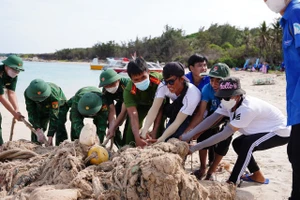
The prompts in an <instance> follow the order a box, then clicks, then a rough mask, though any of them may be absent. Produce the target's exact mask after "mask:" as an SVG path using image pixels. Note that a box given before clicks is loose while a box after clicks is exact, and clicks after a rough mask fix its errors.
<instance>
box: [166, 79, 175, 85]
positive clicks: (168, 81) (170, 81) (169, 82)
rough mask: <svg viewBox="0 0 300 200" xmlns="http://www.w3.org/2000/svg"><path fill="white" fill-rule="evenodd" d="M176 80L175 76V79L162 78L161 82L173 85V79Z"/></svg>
mask: <svg viewBox="0 0 300 200" xmlns="http://www.w3.org/2000/svg"><path fill="white" fill-rule="evenodd" d="M176 80H177V78H175V79H170V80H162V83H163V84H164V85H168V84H169V85H174V83H175V81H176Z"/></svg>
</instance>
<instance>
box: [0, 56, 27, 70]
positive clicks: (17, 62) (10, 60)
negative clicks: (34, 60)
mask: <svg viewBox="0 0 300 200" xmlns="http://www.w3.org/2000/svg"><path fill="white" fill-rule="evenodd" d="M2 63H3V64H5V65H6V66H8V67H10V68H12V69H15V70H18V71H24V68H23V61H22V59H21V58H20V57H19V56H16V55H11V56H8V57H7V58H6V60H3V61H2Z"/></svg>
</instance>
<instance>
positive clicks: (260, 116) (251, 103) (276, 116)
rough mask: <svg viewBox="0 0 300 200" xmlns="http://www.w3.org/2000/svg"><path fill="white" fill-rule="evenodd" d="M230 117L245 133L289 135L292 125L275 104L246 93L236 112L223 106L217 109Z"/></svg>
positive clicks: (233, 123) (231, 121)
mask: <svg viewBox="0 0 300 200" xmlns="http://www.w3.org/2000/svg"><path fill="white" fill-rule="evenodd" d="M215 112H217V113H219V114H222V115H225V116H228V117H230V124H231V125H232V126H234V127H236V128H239V129H240V130H239V132H240V133H242V134H244V135H252V134H257V133H269V132H275V133H276V134H277V135H278V136H281V137H289V136H290V131H291V127H287V126H286V125H287V118H286V117H285V116H284V115H283V114H282V112H281V111H280V110H279V109H278V108H276V107H275V106H273V105H271V104H269V103H267V102H265V101H263V100H261V99H258V98H255V97H251V96H247V95H245V98H244V100H243V102H242V104H241V105H240V106H239V107H238V109H237V110H236V111H235V112H231V111H229V110H227V109H224V108H223V107H222V103H221V105H220V107H219V108H218V109H217V110H216V111H215Z"/></svg>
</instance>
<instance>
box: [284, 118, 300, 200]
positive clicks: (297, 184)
mask: <svg viewBox="0 0 300 200" xmlns="http://www.w3.org/2000/svg"><path fill="white" fill-rule="evenodd" d="M299 141H300V124H296V125H293V126H292V131H291V138H290V140H289V144H288V149H287V150H288V151H287V152H288V156H289V160H290V162H291V164H292V169H293V174H292V175H293V182H292V194H291V197H290V198H289V200H296V199H300V157H299V155H300V148H299Z"/></svg>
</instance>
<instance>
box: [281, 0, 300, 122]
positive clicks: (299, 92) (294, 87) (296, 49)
mask: <svg viewBox="0 0 300 200" xmlns="http://www.w3.org/2000/svg"><path fill="white" fill-rule="evenodd" d="M280 24H281V26H282V28H283V38H282V47H283V54H284V64H285V70H286V82H287V87H286V101H287V114H288V122H287V125H295V124H299V123H300V0H292V1H291V2H290V3H289V5H288V6H287V8H286V10H285V12H284V15H283V16H282V18H281V20H280Z"/></svg>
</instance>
